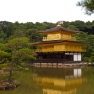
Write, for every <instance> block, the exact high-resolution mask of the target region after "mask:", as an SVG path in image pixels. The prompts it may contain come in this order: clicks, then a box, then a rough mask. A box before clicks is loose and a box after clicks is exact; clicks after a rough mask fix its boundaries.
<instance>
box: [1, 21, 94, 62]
mask: <svg viewBox="0 0 94 94" xmlns="http://www.w3.org/2000/svg"><path fill="white" fill-rule="evenodd" d="M55 26H57V23H50V22H43V23H39V22H36V23H33V22H27V23H19V22H15V23H12V22H8V21H0V43H7V42H8V40H12V39H13V38H21V37H27V38H29V39H30V42H31V43H33V42H36V41H42V38H43V36H44V35H42V34H39V32H38V31H42V30H46V29H50V28H53V27H55ZM61 26H63V27H65V28H68V29H71V30H76V31H80V33H79V34H77V35H73V36H75V37H76V39H77V41H82V42H90V45H88V46H87V47H85V48H86V49H87V52H86V53H83V60H84V61H94V59H93V57H94V20H93V21H92V22H90V21H88V22H84V21H80V20H77V21H72V22H68V21H63V24H61Z"/></svg>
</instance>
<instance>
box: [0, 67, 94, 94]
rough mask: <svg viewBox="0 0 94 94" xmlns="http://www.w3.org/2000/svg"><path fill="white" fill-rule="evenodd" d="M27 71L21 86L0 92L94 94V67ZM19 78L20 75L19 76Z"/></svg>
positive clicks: (13, 93)
mask: <svg viewBox="0 0 94 94" xmlns="http://www.w3.org/2000/svg"><path fill="white" fill-rule="evenodd" d="M25 75H27V73H26V72H25V73H24V75H23V77H22V78H23V79H24V78H25V80H24V81H23V79H22V78H21V80H20V82H21V86H20V87H19V88H17V89H15V90H13V91H0V94H94V68H93V67H87V68H46V67H45V68H40V67H36V68H35V67H33V71H32V73H30V72H29V74H28V76H25ZM18 78H19V77H18Z"/></svg>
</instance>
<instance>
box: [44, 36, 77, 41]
mask: <svg viewBox="0 0 94 94" xmlns="http://www.w3.org/2000/svg"><path fill="white" fill-rule="evenodd" d="M49 40H70V41H76V38H75V37H71V38H68V37H63V38H56V37H50V38H48V37H43V41H49Z"/></svg>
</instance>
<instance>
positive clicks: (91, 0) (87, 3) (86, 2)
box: [77, 0, 94, 15]
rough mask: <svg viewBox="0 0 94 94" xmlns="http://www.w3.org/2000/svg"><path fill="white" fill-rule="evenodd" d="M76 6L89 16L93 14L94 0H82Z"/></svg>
mask: <svg viewBox="0 0 94 94" xmlns="http://www.w3.org/2000/svg"><path fill="white" fill-rule="evenodd" d="M77 5H78V6H81V7H82V8H84V9H85V12H86V14H89V15H91V14H92V13H94V0H82V1H80V2H78V3H77Z"/></svg>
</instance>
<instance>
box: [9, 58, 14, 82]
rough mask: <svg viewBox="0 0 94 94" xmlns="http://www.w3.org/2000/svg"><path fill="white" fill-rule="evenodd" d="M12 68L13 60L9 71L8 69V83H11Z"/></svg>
mask: <svg viewBox="0 0 94 94" xmlns="http://www.w3.org/2000/svg"><path fill="white" fill-rule="evenodd" d="M13 67H14V60H13V61H12V64H11V69H10V75H9V78H8V82H10V81H11V77H12V71H13Z"/></svg>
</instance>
